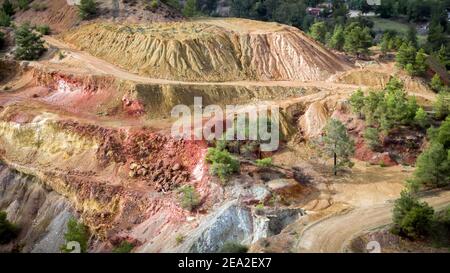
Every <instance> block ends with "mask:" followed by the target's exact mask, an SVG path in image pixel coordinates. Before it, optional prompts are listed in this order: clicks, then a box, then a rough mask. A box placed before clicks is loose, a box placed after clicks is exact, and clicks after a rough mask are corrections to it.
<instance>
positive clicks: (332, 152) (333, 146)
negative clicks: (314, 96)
mask: <svg viewBox="0 0 450 273" xmlns="http://www.w3.org/2000/svg"><path fill="white" fill-rule="evenodd" d="M321 142H322V145H323V146H322V148H323V150H324V152H325V153H326V154H327V155H329V156H331V157H332V158H333V160H334V163H333V172H334V175H337V172H338V170H339V169H341V168H342V167H352V166H353V163H352V162H351V160H350V159H351V156H352V155H353V154H354V152H355V143H354V141H353V140H352V139H351V138H350V136H349V135H348V133H347V128H345V126H344V124H342V122H340V121H339V120H337V119H330V120H329V121H328V123H327V125H326V126H325V129H324V136H323V137H322V141H321Z"/></svg>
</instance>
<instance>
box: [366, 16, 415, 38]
mask: <svg viewBox="0 0 450 273" xmlns="http://www.w3.org/2000/svg"><path fill="white" fill-rule="evenodd" d="M371 20H372V21H373V22H374V26H373V30H374V31H376V32H378V31H379V32H383V31H386V30H395V31H397V32H400V33H403V34H406V33H407V32H408V27H409V24H408V23H401V22H398V21H394V20H389V19H383V18H378V17H373V18H371Z"/></svg>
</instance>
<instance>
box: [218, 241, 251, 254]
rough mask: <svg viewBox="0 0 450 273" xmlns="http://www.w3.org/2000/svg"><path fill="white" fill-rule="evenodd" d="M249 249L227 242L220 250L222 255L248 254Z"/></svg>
mask: <svg viewBox="0 0 450 273" xmlns="http://www.w3.org/2000/svg"><path fill="white" fill-rule="evenodd" d="M247 251H248V247H247V246H245V245H243V244H240V243H237V242H226V243H225V244H223V246H222V248H221V249H220V253H247Z"/></svg>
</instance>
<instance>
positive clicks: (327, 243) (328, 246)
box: [44, 36, 450, 252]
mask: <svg viewBox="0 0 450 273" xmlns="http://www.w3.org/2000/svg"><path fill="white" fill-rule="evenodd" d="M44 38H45V40H46V42H47V43H48V44H50V45H51V46H53V47H56V48H59V49H63V50H66V51H69V52H70V53H71V56H72V57H73V58H75V59H78V60H80V61H82V62H83V63H84V64H85V65H86V67H89V68H91V69H93V70H94V71H95V72H97V73H101V74H106V75H112V76H114V77H117V78H120V79H124V80H131V81H135V82H140V83H147V84H172V85H173V84H176V85H218V86H220V85H224V86H230V85H231V86H283V87H319V88H324V89H328V90H329V91H332V92H336V91H337V90H340V91H341V92H345V93H348V92H353V91H354V90H356V89H357V88H358V87H360V86H358V85H352V84H341V83H335V82H330V81H320V82H304V81H231V82H187V81H175V80H167V79H156V78H149V77H144V76H139V75H136V74H133V73H130V72H127V71H125V70H123V69H121V68H119V67H117V66H115V65H113V64H111V63H108V62H106V61H104V60H101V59H99V58H97V57H94V56H92V55H90V54H88V53H85V52H82V51H79V50H76V49H74V48H73V47H71V46H70V45H67V44H65V43H63V42H61V41H60V40H57V39H55V38H53V37H50V36H45V37H44ZM329 91H327V92H325V91H322V92H319V93H318V94H315V95H314V96H319V95H320V96H321V95H323V96H327V94H328V95H329V93H328V92H329ZM411 95H416V96H418V97H424V98H426V99H429V100H433V99H434V96H432V95H428V94H419V93H411ZM299 99H305V98H299ZM292 102H293V101H292V99H291V100H290V101H289V103H292ZM423 200H424V201H427V202H428V203H429V204H430V205H432V206H434V207H435V208H436V209H439V208H442V207H443V206H444V205H446V204H447V205H448V204H449V203H450V191H442V192H437V193H434V194H431V195H429V196H426V197H424V198H423ZM392 208H393V202H392V201H390V202H389V203H384V204H378V205H373V206H370V207H359V208H355V209H353V210H351V211H350V212H348V213H346V214H344V215H338V216H333V217H330V218H326V219H322V220H319V221H317V222H315V223H313V224H311V225H309V226H307V227H306V228H305V229H304V230H303V232H302V234H301V236H300V237H299V241H297V244H296V245H297V247H296V250H297V251H299V252H342V251H344V250H345V247H346V246H347V244H348V243H349V242H350V240H351V239H352V238H354V237H355V236H356V235H358V234H361V233H363V232H364V231H367V230H370V229H373V228H377V227H380V226H383V225H386V224H389V223H390V222H391V214H392V213H391V212H392Z"/></svg>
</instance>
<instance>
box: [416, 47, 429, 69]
mask: <svg viewBox="0 0 450 273" xmlns="http://www.w3.org/2000/svg"><path fill="white" fill-rule="evenodd" d="M426 61H427V55H426V54H425V50H424V49H423V48H421V49H419V51H417V54H416V60H415V63H414V74H415V75H423V74H424V73H425V72H426V71H427V69H428V65H427V63H426Z"/></svg>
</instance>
